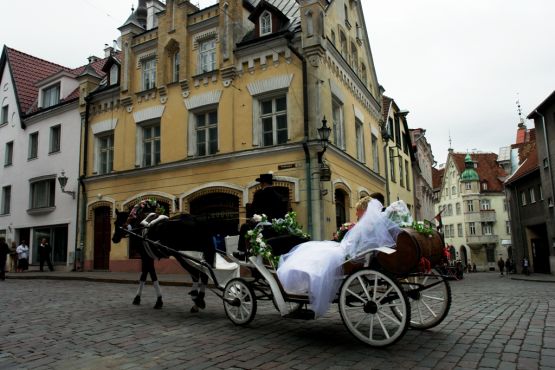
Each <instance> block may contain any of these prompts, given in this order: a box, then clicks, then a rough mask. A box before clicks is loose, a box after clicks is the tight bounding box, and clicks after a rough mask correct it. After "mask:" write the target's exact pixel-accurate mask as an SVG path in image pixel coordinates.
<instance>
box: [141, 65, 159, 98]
mask: <svg viewBox="0 0 555 370" xmlns="http://www.w3.org/2000/svg"><path fill="white" fill-rule="evenodd" d="M142 66H143V71H142V72H143V91H144V90H150V89H154V87H155V86H156V59H155V58H151V59H148V60H145V61H143V63H142Z"/></svg>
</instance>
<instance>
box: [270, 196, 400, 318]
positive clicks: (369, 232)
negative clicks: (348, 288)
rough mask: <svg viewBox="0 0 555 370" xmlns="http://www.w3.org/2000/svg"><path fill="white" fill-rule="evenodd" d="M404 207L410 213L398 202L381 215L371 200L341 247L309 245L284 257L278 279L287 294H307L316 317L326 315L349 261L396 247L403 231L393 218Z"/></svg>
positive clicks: (320, 243)
mask: <svg viewBox="0 0 555 370" xmlns="http://www.w3.org/2000/svg"><path fill="white" fill-rule="evenodd" d="M403 207H404V210H407V209H406V205H405V204H404V203H403V202H402V201H399V202H395V203H393V204H392V205H391V206H390V207H388V208H387V209H386V210H385V211H384V212H382V211H381V210H382V204H381V203H380V202H379V201H377V200H376V199H372V200H371V201H370V203H369V204H368V207H367V209H366V212H365V213H364V215H363V216H362V217H361V219H360V220H359V222H358V223H357V224H356V225H355V226H353V228H351V230H349V232H347V234H346V235H345V237H344V238H343V240H342V241H341V243H338V242H335V241H310V242H306V243H302V244H299V245H298V246H296V247H295V248H293V249H292V250H291V252H289V253H287V254H285V255H282V256H281V258H280V263H279V267H278V269H277V275H278V277H279V280H280V282H281V284H282V286H283V287H284V289H285V291H287V292H288V293H290V294H307V293H308V296H309V299H310V304H311V307H312V310H313V311H314V313H315V315H316V317H319V316H322V315H324V314H325V313H326V312H327V310H328V308H329V306H330V304H331V302H332V301H333V300H334V298H335V296H336V294H337V291H338V289H339V287H340V285H341V282H342V280H341V279H342V276H343V271H342V264H343V263H344V262H345V261H346V260H348V259H352V258H355V257H357V256H359V255H360V254H362V253H363V252H366V251H368V250H372V249H376V248H380V247H394V246H395V240H396V239H397V235H398V234H399V232H400V228H399V225H398V224H397V223H395V222H393V221H392V220H391V219H390V215H391V214H392V212H397V211H398V210H399V208H403ZM404 210H403V211H404ZM407 213H408V210H407Z"/></svg>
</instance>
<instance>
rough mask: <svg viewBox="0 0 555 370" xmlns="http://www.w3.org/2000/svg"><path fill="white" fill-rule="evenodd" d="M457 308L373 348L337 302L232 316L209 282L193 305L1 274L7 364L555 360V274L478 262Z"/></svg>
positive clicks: (257, 365) (461, 364) (511, 363)
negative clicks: (540, 278)
mask: <svg viewBox="0 0 555 370" xmlns="http://www.w3.org/2000/svg"><path fill="white" fill-rule="evenodd" d="M451 287H452V291H453V304H452V307H451V311H450V313H449V315H448V316H447V318H446V319H445V320H444V321H443V323H441V324H440V325H439V326H438V327H436V328H434V329H432V330H429V331H424V332H420V331H416V330H409V331H408V332H407V334H406V335H405V336H404V337H403V338H402V339H401V340H400V341H399V342H398V343H397V344H395V345H393V346H391V347H388V348H386V349H373V348H370V347H367V346H365V345H363V344H361V343H359V342H358V341H357V340H356V339H355V338H354V337H352V336H351V334H350V333H349V332H348V331H347V329H346V328H345V327H344V326H343V323H342V321H341V318H340V316H339V314H338V312H337V307H336V306H334V307H333V308H332V311H331V312H329V313H328V315H327V316H326V317H324V318H322V319H319V320H316V321H299V320H286V319H281V318H280V316H279V314H278V313H277V311H276V310H275V309H274V308H273V306H272V304H271V303H269V302H262V303H261V304H260V305H259V310H258V313H257V316H256V317H255V319H254V321H253V322H252V323H251V324H250V325H249V326H247V327H236V326H234V325H233V324H232V323H231V322H230V321H229V320H228V319H227V318H226V316H225V313H224V309H223V306H222V303H221V301H220V300H219V298H217V297H216V296H215V295H213V294H211V293H209V294H208V300H207V308H206V309H205V310H204V311H202V312H201V313H199V314H191V313H189V308H190V305H191V304H190V298H189V296H188V295H187V292H188V290H189V288H186V287H182V286H181V287H180V286H163V287H162V289H163V293H164V304H165V305H164V308H163V309H162V310H154V309H152V306H153V305H154V302H155V294H154V289H153V287H152V286H151V285H148V286H147V287H145V291H144V293H143V304H142V305H141V306H133V305H132V304H131V301H132V299H133V297H134V294H135V291H136V285H129V284H111V283H98V282H84V281H70V280H44V279H36V280H26V279H7V280H6V281H4V282H0V296H1V298H0V312H1V313H0V369H104V368H114V369H165V368H172V369H174V368H182V369H204V368H209V369H238V368H240V369H400V368H403V369H476V368H484V369H485V368H494V369H555V284H553V283H542V282H533V281H517V280H510V279H507V278H500V277H499V276H498V275H497V274H496V273H475V274H470V275H466V276H465V279H464V280H461V281H453V282H451Z"/></svg>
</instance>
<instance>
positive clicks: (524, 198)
mask: <svg viewBox="0 0 555 370" xmlns="http://www.w3.org/2000/svg"><path fill="white" fill-rule="evenodd" d="M520 202H521V205H523V206H525V205H526V204H527V203H526V192H525V191H521V192H520Z"/></svg>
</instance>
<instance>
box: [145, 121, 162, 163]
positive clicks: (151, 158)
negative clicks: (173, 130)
mask: <svg viewBox="0 0 555 370" xmlns="http://www.w3.org/2000/svg"><path fill="white" fill-rule="evenodd" d="M141 130H142V134H143V140H142V144H143V163H142V166H143V167H149V166H156V165H157V164H159V163H160V124H159V123H157V124H154V125H148V126H142V127H141Z"/></svg>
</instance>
